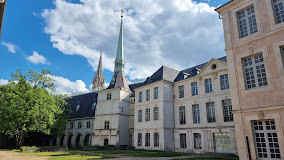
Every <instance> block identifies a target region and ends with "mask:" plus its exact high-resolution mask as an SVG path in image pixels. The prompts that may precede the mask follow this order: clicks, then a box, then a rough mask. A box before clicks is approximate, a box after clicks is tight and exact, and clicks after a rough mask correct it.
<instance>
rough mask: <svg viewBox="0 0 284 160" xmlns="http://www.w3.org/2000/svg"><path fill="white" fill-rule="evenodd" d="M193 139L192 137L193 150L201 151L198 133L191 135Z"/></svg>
mask: <svg viewBox="0 0 284 160" xmlns="http://www.w3.org/2000/svg"><path fill="white" fill-rule="evenodd" d="M193 137H194V149H202V147H201V135H200V134H199V133H193Z"/></svg>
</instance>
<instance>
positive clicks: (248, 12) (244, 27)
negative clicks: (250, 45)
mask: <svg viewBox="0 0 284 160" xmlns="http://www.w3.org/2000/svg"><path fill="white" fill-rule="evenodd" d="M237 19H238V27H239V36H240V38H243V37H246V36H248V35H252V34H254V33H256V32H257V31H258V30H257V25H256V19H255V13H254V7H253V6H251V7H249V8H247V9H245V10H242V11H240V12H238V13H237Z"/></svg>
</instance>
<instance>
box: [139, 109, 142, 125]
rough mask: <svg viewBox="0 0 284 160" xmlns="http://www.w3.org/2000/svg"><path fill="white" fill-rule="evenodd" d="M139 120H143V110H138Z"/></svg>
mask: <svg viewBox="0 0 284 160" xmlns="http://www.w3.org/2000/svg"><path fill="white" fill-rule="evenodd" d="M138 122H142V110H138Z"/></svg>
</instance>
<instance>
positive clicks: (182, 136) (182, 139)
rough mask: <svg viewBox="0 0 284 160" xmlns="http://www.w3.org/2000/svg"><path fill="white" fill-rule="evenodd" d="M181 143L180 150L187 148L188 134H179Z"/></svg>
mask: <svg viewBox="0 0 284 160" xmlns="http://www.w3.org/2000/svg"><path fill="white" fill-rule="evenodd" d="M179 143H180V148H186V134H185V133H181V134H179Z"/></svg>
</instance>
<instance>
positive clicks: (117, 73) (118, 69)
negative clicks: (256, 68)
mask: <svg viewBox="0 0 284 160" xmlns="http://www.w3.org/2000/svg"><path fill="white" fill-rule="evenodd" d="M123 12H124V9H121V23H120V30H119V38H118V46H117V52H116V58H115V61H114V73H113V77H112V79H111V81H110V84H109V87H108V89H111V88H123V89H126V90H130V89H129V86H128V84H127V79H126V77H125V74H124V64H125V61H124V52H123Z"/></svg>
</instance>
